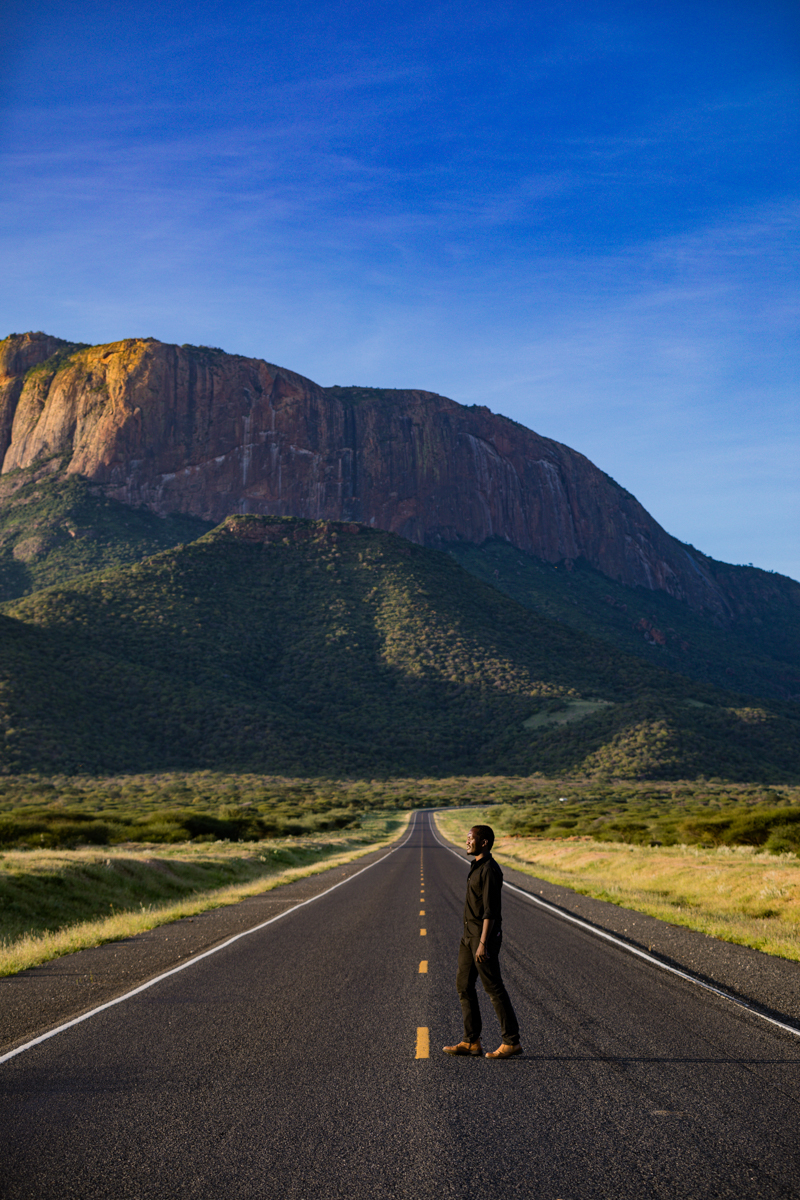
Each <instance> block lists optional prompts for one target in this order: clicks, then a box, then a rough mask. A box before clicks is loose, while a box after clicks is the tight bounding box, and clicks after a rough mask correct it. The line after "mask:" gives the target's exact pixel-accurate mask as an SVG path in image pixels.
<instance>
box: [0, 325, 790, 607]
mask: <svg viewBox="0 0 800 1200" xmlns="http://www.w3.org/2000/svg"><path fill="white" fill-rule="evenodd" d="M0 461H1V462H2V473H3V475H10V474H11V475H13V473H14V472H15V471H16V470H18V469H20V468H31V467H32V466H35V465H37V464H40V465H44V464H48V463H49V464H51V465H52V469H53V470H54V471H66V472H67V473H68V474H71V475H78V476H80V477H83V478H85V479H87V480H89V481H91V482H92V483H93V484H94V485H96V486H97V487H99V488H101V489H102V492H103V493H104V495H105V496H106V497H108V498H110V499H113V500H117V501H122V502H124V503H125V504H126V505H131V506H145V507H146V508H148V509H150V510H152V511H153V512H155V513H158V514H162V515H166V514H175V513H182V514H188V515H192V516H194V517H197V518H200V519H202V520H205V521H213V522H218V521H221V520H222V519H224V518H225V517H226V516H228V515H229V514H232V513H239V514H243V513H250V514H259V515H268V516H295V517H303V518H311V519H324V520H343V521H356V522H359V523H363V524H366V525H371V526H374V527H376V528H379V529H384V530H389V531H392V532H395V533H399V534H401V535H402V536H403V537H405V538H407V539H409V540H410V541H412V542H416V543H419V544H422V545H426V546H433V547H445V546H448V545H453V544H457V543H474V544H478V545H479V544H481V543H484V542H486V541H487V540H488V539H493V538H494V539H496V538H500V539H503V540H504V541H506V542H507V543H509V544H510V545H512V546H514V547H516V548H518V549H519V550H521V551H523V552H524V553H525V554H527V555H533V556H535V557H536V558H538V559H541V560H544V561H545V562H548V563H556V562H564V561H566V562H568V563H569V562H573V561H575V560H581V561H583V562H585V563H587V564H589V566H590V567H592V568H594V569H596V570H598V571H600V572H602V573H603V574H604V575H606V576H608V577H609V578H610V579H612V580H615V581H617V582H618V583H620V584H624V585H626V586H628V587H642V588H646V589H650V590H654V591H663V592H664V593H666V594H668V595H669V596H671V597H674V598H675V599H677V600H679V601H681V602H682V603H684V604H686V605H687V606H689V608H691V609H692V610H694V611H696V612H705V613H706V614H708V615H712V616H713V617H714V619H715V620H716V621H717V622H720V623H722V624H729V623H731V622H735V621H736V620H738V619H740V618H742V617H747V616H748V615H749V616H751V617H752V616H753V614H754V613H755V612H756V610H759V609H760V608H762V607H763V606H764V605H770V604H777V605H780V606H782V607H783V608H787V607H788V611H790V612H792V613H793V612H795V611H796V612H797V613H798V615H800V585H798V584H796V583H794V581H792V580H788V579H785V578H784V577H782V576H778V575H772V574H770V573H768V572H762V571H759V572H749V573H746V572H744V571H740V570H739V569H737V568H733V567H729V566H726V565H725V564H719V563H714V562H713V560H711V559H709V558H707V557H706V556H704V555H703V554H701V553H699V552H698V551H696V550H694V549H693V548H691V547H688V546H685V545H683V544H682V543H680V542H678V541H677V540H676V539H675V538H673V537H671V536H670V535H669V534H668V533H666V532H665V530H663V529H662V528H661V526H660V525H659V524H658V523H657V522H656V521H655V520H653V518H652V517H651V516H650V515H649V514H648V513H647V512H646V511H645V510H644V508H643V507H642V506H641V505H640V504H639V502H638V501H637V500H636V499H635V498H634V497H633V496H632V495H630V493H628V492H626V491H625V489H624V488H622V487H620V486H619V485H618V484H617V483H615V482H614V481H613V480H612V479H610V478H609V477H608V476H607V475H605V474H604V473H603V472H602V471H601V470H599V469H598V468H597V467H595V466H594V465H593V464H592V463H591V462H589V460H588V459H586V458H585V457H584V456H583V455H582V454H579V453H578V452H577V451H575V450H571V449H570V448H569V447H567V446H564V445H561V444H560V443H558V442H555V441H552V440H550V439H548V438H543V437H540V436H539V435H537V434H536V433H533V432H532V431H531V430H528V429H525V428H524V427H523V426H521V425H518V424H517V423H515V422H514V421H511V420H508V419H507V418H505V417H502V416H498V415H495V414H493V413H492V412H490V411H489V409H488V408H484V407H482V406H473V407H464V406H462V405H459V404H457V403H455V402H454V401H452V400H449V399H447V398H446V397H443V396H438V395H435V394H434V393H432V392H426V391H414V390H409V391H393V390H382V389H374V388H356V387H351V388H343V387H329V388H323V387H320V386H318V385H317V384H315V383H313V382H312V381H311V380H309V379H305V378H304V377H303V376H301V375H297V374H294V373H293V372H291V371H288V370H285V369H284V368H281V367H277V366H274V365H273V364H270V363H267V362H264V361H262V360H260V359H253V358H244V357H241V356H238V355H229V354H225V353H224V352H223V351H221V350H217V349H212V348H208V347H193V346H172V345H165V344H163V343H161V342H158V341H155V340H154V339H152V338H150V339H129V340H126V341H122V342H116V343H113V344H110V345H107V346H94V347H90V346H76V345H73V344H70V343H66V342H63V341H60V340H59V339H56V338H52V337H49V336H47V335H45V334H42V333H35V334H24V335H11V336H10V337H9V338H6V339H5V341H4V342H3V343H0Z"/></svg>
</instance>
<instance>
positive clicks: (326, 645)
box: [0, 517, 800, 781]
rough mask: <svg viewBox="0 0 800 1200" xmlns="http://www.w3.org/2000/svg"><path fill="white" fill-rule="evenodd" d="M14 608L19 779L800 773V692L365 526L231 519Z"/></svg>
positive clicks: (8, 725)
mask: <svg viewBox="0 0 800 1200" xmlns="http://www.w3.org/2000/svg"><path fill="white" fill-rule="evenodd" d="M4 611H5V613H6V616H5V617H4V618H0V639H2V647H3V653H2V659H0V729H2V730H3V732H4V735H5V736H4V738H3V743H2V745H3V749H2V750H0V768H1V769H2V770H3V771H5V772H6V773H18V772H22V771H30V770H38V771H43V772H54V771H59V772H67V773H74V772H87V773H97V772H111V771H120V772H125V771H154V770H186V769H204V768H213V769H218V770H230V771H239V770H248V771H269V772H275V773H281V772H283V773H286V774H294V775H303V776H305V777H308V776H333V775H338V776H342V775H347V774H351V775H357V774H361V775H364V774H372V775H375V776H384V777H385V776H389V775H400V774H403V775H414V774H424V775H430V776H436V775H451V774H482V773H485V772H491V773H496V774H514V775H520V774H530V773H533V772H537V771H538V772H543V773H546V774H557V775H561V776H563V775H565V774H578V775H590V776H601V777H602V776H604V775H615V776H622V777H641V778H690V777H693V776H697V775H698V774H701V773H702V774H705V775H707V776H719V777H720V778H730V779H742V780H744V779H771V780H773V781H783V780H785V781H792V780H796V779H798V778H800V736H798V734H800V709H798V707H797V706H796V705H788V704H781V703H779V702H774V701H772V702H765V703H763V704H762V703H759V704H753V703H752V702H749V703H748V702H747V701H744V700H742V699H741V698H740V697H738V698H737V697H735V696H733V695H731V694H729V693H723V692H720V691H716V690H714V689H713V688H711V687H709V686H707V685H702V684H689V683H687V681H686V680H683V679H681V678H679V677H677V676H674V675H670V674H669V673H667V672H663V671H658V670H657V669H655V668H654V667H652V666H649V665H647V664H646V663H643V662H641V661H640V660H639V659H637V658H636V657H634V656H632V655H626V654H623V653H621V652H620V651H619V650H617V649H616V648H614V647H612V646H611V645H609V644H608V643H607V642H603V641H600V640H597V639H593V638H591V637H589V636H587V635H586V634H583V633H581V632H578V631H575V630H572V629H569V628H567V627H566V626H565V625H564V624H561V623H559V622H558V621H555V620H552V619H551V618H549V617H546V616H542V615H539V614H536V613H532V612H531V611H528V610H526V609H524V608H523V607H521V606H520V605H519V604H517V603H515V602H514V601H513V600H511V599H509V598H508V597H506V596H504V595H503V594H502V593H500V592H498V591H497V590H496V589H495V588H493V587H490V586H488V585H486V584H483V583H481V582H480V581H478V580H476V579H475V578H474V577H473V576H472V575H470V574H468V573H467V572H466V571H464V570H463V569H462V568H461V567H460V566H459V565H458V564H457V563H456V562H454V561H453V559H452V558H451V557H449V556H448V555H445V554H440V553H438V552H435V551H430V550H425V549H423V548H421V547H419V546H415V545H412V544H410V543H408V542H406V541H404V540H403V539H401V538H399V537H396V536H394V535H391V534H387V533H382V532H379V531H376V530H373V529H369V528H367V527H364V526H357V525H342V524H332V523H325V522H310V521H299V520H292V519H285V520H277V519H271V518H257V517H236V518H229V519H228V520H227V521H226V522H225V523H224V524H223V525H222V526H219V527H218V528H217V529H215V530H213V531H211V532H210V533H207V534H205V535H204V536H203V537H201V538H199V540H197V541H195V542H192V543H191V544H189V545H184V546H180V547H177V548H175V549H172V550H168V551H165V552H162V553H160V554H157V555H155V556H154V557H151V558H149V559H146V560H144V561H143V562H141V563H139V564H137V565H134V566H131V567H122V568H116V569H114V570H109V571H105V572H102V573H99V574H95V575H93V576H91V577H88V578H85V579H82V580H78V581H75V582H73V583H71V584H68V585H64V586H57V587H51V588H49V589H47V590H45V591H39V592H37V593H35V594H33V595H31V596H29V597H27V598H25V599H23V600H18V601H14V602H11V603H7V604H6V605H5V606H4ZM579 702H580V703H579ZM601 702H602V703H601Z"/></svg>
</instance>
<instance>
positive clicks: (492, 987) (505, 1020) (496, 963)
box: [462, 943, 519, 1046]
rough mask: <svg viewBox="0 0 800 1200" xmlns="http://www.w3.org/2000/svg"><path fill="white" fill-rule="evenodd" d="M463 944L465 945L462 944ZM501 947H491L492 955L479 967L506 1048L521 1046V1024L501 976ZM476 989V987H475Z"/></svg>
mask: <svg viewBox="0 0 800 1200" xmlns="http://www.w3.org/2000/svg"><path fill="white" fill-rule="evenodd" d="M462 944H463V943H462ZM499 951H500V945H499V943H498V944H497V945H494V946H492V947H491V950H490V954H489V955H488V956H487V957H486V958H484V959H483V961H482V962H481V963H479V964H478V965H477V968H476V969H477V971H478V974H479V975H480V977H481V983H482V984H483V986H484V988H485V990H486V994H487V996H488V997H489V999H490V1000H491V1002H492V1005H493V1007H494V1011H495V1012H496V1013H497V1020H498V1021H499V1022H500V1036H501V1038H502V1041H503V1045H504V1046H518V1045H519V1023H518V1021H517V1014H516V1013H515V1012H514V1006H513V1004H512V1003H511V1000H510V998H509V995H508V992H507V991H506V989H505V984H504V983H503V977H502V975H501V974H500V959H499ZM473 988H474V985H473Z"/></svg>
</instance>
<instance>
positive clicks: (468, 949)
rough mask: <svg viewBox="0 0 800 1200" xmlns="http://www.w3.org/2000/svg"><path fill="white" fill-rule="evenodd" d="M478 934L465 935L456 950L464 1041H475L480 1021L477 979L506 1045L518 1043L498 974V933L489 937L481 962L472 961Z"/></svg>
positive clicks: (512, 1014)
mask: <svg viewBox="0 0 800 1200" xmlns="http://www.w3.org/2000/svg"><path fill="white" fill-rule="evenodd" d="M480 940H481V939H480V934H475V935H474V937H472V936H468V935H467V934H465V935H464V937H463V938H462V939H461V945H460V946H459V948H458V974H457V976H456V988H457V989H458V998H459V1000H460V1001H461V1011H462V1012H463V1014H464V1041H466V1042H477V1040H478V1038H479V1037H480V1036H481V1029H482V1028H483V1022H482V1021H481V1010H480V1008H479V1007H478V992H477V989H476V986H475V985H476V984H477V982H478V976H480V980H481V983H482V984H483V986H484V988H485V990H486V994H487V995H488V997H489V999H490V1000H491V1002H492V1005H493V1007H494V1011H495V1012H496V1013H497V1019H498V1021H499V1022H500V1036H501V1038H502V1041H503V1044H504V1045H506V1046H517V1045H518V1044H519V1025H518V1024H517V1015H516V1013H515V1012H514V1006H513V1005H512V1003H511V1001H510V999H509V996H508V992H507V991H506V989H505V985H504V983H503V977H502V975H501V974H500V960H499V958H498V955H499V952H500V944H501V942H502V940H503V935H502V933H498V934H495V935H494V936H492V934H490V935H489V945H488V946H487V947H486V951H487V953H486V957H485V958H484V959H483V961H482V962H479V963H476V962H475V954H476V953H477V950H478V945H479V943H480Z"/></svg>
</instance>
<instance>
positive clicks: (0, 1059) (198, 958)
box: [0, 812, 417, 1063]
mask: <svg viewBox="0 0 800 1200" xmlns="http://www.w3.org/2000/svg"><path fill="white" fill-rule="evenodd" d="M416 824H417V813H416V812H415V813H414V814H413V817H412V820H411V824H410V825H409V829H408V833H407V834H406V836H405V838H404V839H403V841H402V842H399V843H398V845H396V846H392V848H391V850H387V852H386V853H385V854H382V855H381V857H380V858H377V859H376V860H375V862H372V863H369V864H368V865H367V866H366V867H362V868H361V870H360V871H356V872H355V874H354V875H348V877H347V879H340V880H339V882H338V883H334V884H333V886H332V887H329V888H326V889H325V891H324V892H319V893H318V894H317V895H316V896H309V898H308V900H301V901H300V903H299V904H293V905H292V907H291V908H287V909H286V910H285V911H284V912H282V913H278V915H277V916H276V917H270V919H269V920H268V921H262V922H261V924H260V925H254V926H253V927H252V929H243V930H242V932H241V933H236V934H234V935H233V937H230V938H228V940H227V941H225V942H220V944H219V945H218V946H212V948H211V949H210V950H204V951H203V953H202V954H196V955H195V956H194V958H187V960H186V962H183V963H180V964H179V965H178V966H177V967H171V968H170V970H169V971H163V972H162V973H161V974H160V975H156V976H154V978H153V979H148V981H147V983H142V984H140V985H139V987H135V988H133V990H132V991H130V992H124V993H123V995H121V996H117V997H115V999H113V1000H107V1001H106V1003H105V1004H98V1006H97V1008H92V1009H90V1010H89V1012H85V1013H83V1014H82V1015H81V1016H80V1017H73V1018H72V1020H71V1021H65V1022H64V1024H63V1025H57V1026H56V1028H55V1029H48V1031H47V1033H42V1034H40V1035H39V1037H36V1038H33V1039H32V1040H31V1041H30V1042H25V1043H24V1045H22V1046H17V1047H16V1049H14V1050H9V1051H8V1052H7V1053H6V1054H3V1055H2V1056H0V1063H4V1062H8V1060H9V1059H10V1058H15V1057H16V1056H17V1055H18V1054H23V1053H24V1052H25V1051H26V1050H30V1049H32V1047H34V1046H38V1045H39V1043H40V1042H46V1041H47V1040H48V1038H51V1037H55V1036H56V1034H57V1033H63V1032H64V1030H65V1029H71V1028H72V1026H73V1025H80V1024H81V1022H82V1021H88V1020H89V1018H90V1017H96V1016H97V1014H98V1013H101V1012H105V1010H106V1009H107V1008H113V1007H114V1005H115V1004H122V1002H123V1000H130V998H131V997H132V996H138V995H139V993H140V992H146V991H147V989H148V988H151V987H153V986H154V985H155V984H157V983H160V982H161V980H162V979H169V977H170V975H177V974H178V972H179V971H185V970H186V968H187V967H193V966H194V965H195V963H199V962H202V960H203V959H204V958H208V957H209V956H210V955H212V954H217V953H218V952H219V951H220V950H224V949H225V947H226V946H231V945H232V944H233V943H234V942H238V941H239V939H240V938H243V937H249V935H250V934H251V933H258V931H259V930H260V929H266V927H267V925H274V923H275V922H276V921H281V920H283V918H284V917H288V916H289V915H290V914H291V913H293V912H297V910H298V908H305V906H306V905H307V904H313V903H314V901H315V900H321V899H322V897H323V896H329V895H330V894H331V892H335V891H336V889H337V888H340V887H342V885H343V884H345V883H350V882H351V881H352V880H353V879H357V878H358V876H359V875H363V874H364V872H365V871H369V870H371V868H372V867H377V865H378V863H382V862H383V861H384V859H386V858H388V857H389V855H390V854H394V852H395V850H401V849H402V848H403V846H405V844H406V842H407V841H409V839H410V838H411V835H412V834H413V832H414V829H415V828H416Z"/></svg>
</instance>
